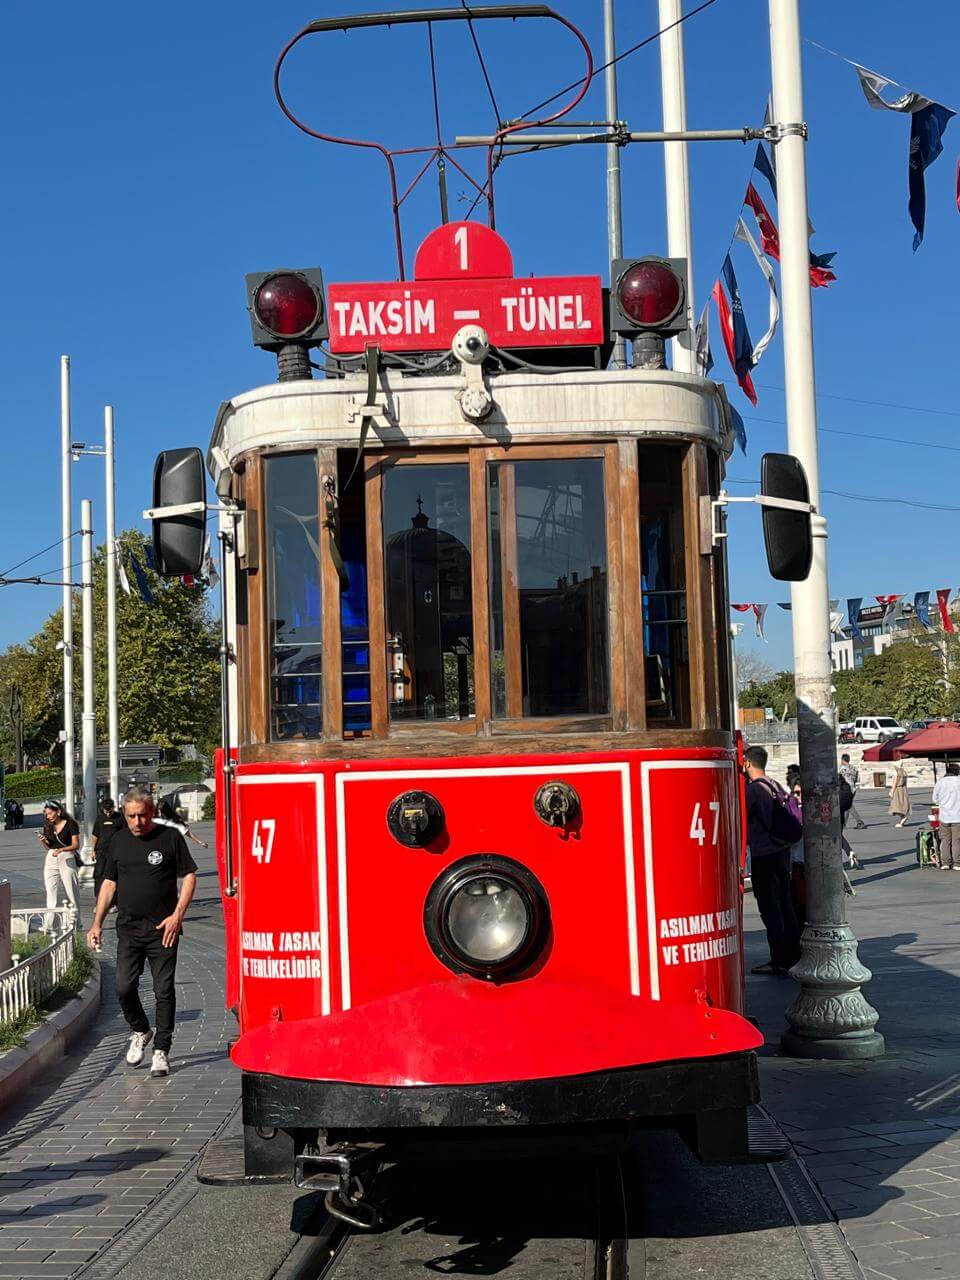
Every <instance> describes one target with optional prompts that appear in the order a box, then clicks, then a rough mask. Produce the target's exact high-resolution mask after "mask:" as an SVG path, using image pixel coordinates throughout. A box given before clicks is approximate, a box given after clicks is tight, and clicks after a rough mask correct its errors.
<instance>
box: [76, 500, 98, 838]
mask: <svg viewBox="0 0 960 1280" xmlns="http://www.w3.org/2000/svg"><path fill="white" fill-rule="evenodd" d="M80 534H81V539H80V542H81V547H82V555H83V562H82V565H81V575H80V581H81V583H82V589H83V603H82V619H83V636H82V638H81V643H82V646H83V647H82V653H83V716H82V743H83V845H82V850H83V858H84V860H85V861H86V860H88V859H89V858H90V857H91V855H92V852H93V848H92V844H91V840H92V837H93V824H94V822H95V821H96V818H97V718H96V711H95V704H94V685H93V661H94V659H93V507H92V504H91V502H90V499H89V498H84V499H83V501H82V502H81V504H80Z"/></svg>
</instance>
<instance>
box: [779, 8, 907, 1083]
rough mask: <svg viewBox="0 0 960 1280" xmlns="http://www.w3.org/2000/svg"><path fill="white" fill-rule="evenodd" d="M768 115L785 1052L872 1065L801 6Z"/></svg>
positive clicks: (786, 11)
mask: <svg viewBox="0 0 960 1280" xmlns="http://www.w3.org/2000/svg"><path fill="white" fill-rule="evenodd" d="M769 5H770V55H771V67H772V79H773V113H774V119H775V121H776V123H775V125H774V128H775V130H776V131H777V140H776V142H775V144H774V145H775V146H776V162H777V186H778V199H777V205H778V209H779V211H780V287H781V291H782V295H783V359H784V376H785V382H784V385H785V387H786V404H787V438H788V443H789V448H790V452H791V453H793V454H794V455H795V456H796V457H797V458H799V460H800V461H801V462H802V463H803V466H804V469H805V470H806V473H807V480H808V482H809V485H810V501H811V503H812V504H813V506H814V511H815V514H814V515H813V516H812V517H811V520H812V524H813V540H814V553H813V565H812V568H811V570H810V575H809V577H808V578H807V580H806V581H805V582H795V583H793V584H792V585H791V602H792V609H791V619H792V625H793V655H794V668H795V673H796V691H797V722H798V725H797V727H798V740H799V741H798V745H799V753H800V776H801V783H802V786H803V797H804V800H803V813H804V832H803V845H804V883H805V886H806V899H807V910H806V915H807V922H806V927H805V928H804V931H803V939H802V947H803V953H802V956H801V959H800V961H799V963H798V964H796V965H795V966H794V968H793V969H792V970H791V972H792V974H793V976H794V977H795V978H796V979H797V980H798V982H799V983H800V993H799V995H798V996H797V998H796V1000H795V1001H794V1002H793V1004H792V1005H791V1006H790V1008H789V1009H788V1010H787V1022H788V1023H789V1027H790V1029H789V1030H788V1031H787V1032H786V1033H785V1034H784V1036H783V1039H782V1047H783V1050H784V1052H786V1053H788V1054H791V1055H794V1056H796V1057H807V1058H856V1059H863V1058H874V1057H877V1056H879V1055H880V1054H881V1053H882V1052H883V1048H884V1045H883V1037H882V1036H881V1035H879V1034H878V1033H877V1032H876V1031H875V1030H874V1028H875V1026H876V1023H877V1019H878V1015H877V1012H876V1010H875V1009H873V1008H871V1006H870V1004H869V1003H868V1002H867V1000H866V998H865V997H864V995H863V993H862V991H861V990H860V988H861V985H862V984H863V983H865V982H867V981H868V980H869V979H870V977H871V974H870V971H869V969H867V968H865V967H864V966H863V965H862V964H861V963H860V960H859V958H858V956H857V940H856V937H855V936H854V933H853V930H852V929H851V928H850V926H849V925H848V924H847V920H846V904H845V900H844V888H843V866H842V860H841V853H840V806H839V800H838V790H837V788H838V783H837V732H836V711H835V708H834V706H833V698H832V693H831V684H832V675H833V673H832V671H831V664H830V650H829V644H828V642H827V639H826V638H827V637H828V636H829V634H830V597H829V587H828V582H827V522H826V520H825V519H824V518H823V516H822V515H820V514H817V513H818V512H819V507H820V480H819V465H818V456H817V408H816V394H815V382H814V370H813V316H812V308H811V300H810V261H809V232H808V223H807V179H806V156H805V153H804V148H805V143H806V134H807V129H806V125H805V124H804V123H803V84H802V75H801V62H800V20H799V13H798V0H769Z"/></svg>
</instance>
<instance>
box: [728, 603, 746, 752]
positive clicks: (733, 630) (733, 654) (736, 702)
mask: <svg viewBox="0 0 960 1280" xmlns="http://www.w3.org/2000/svg"><path fill="white" fill-rule="evenodd" d="M742 630H743V623H742V622H731V623H730V693H731V697H732V699H733V727H734V729H739V728H740V690H739V688H738V686H737V681H738V679H739V676H738V674H737V636H738V635H739V634H740V632H741V631H742Z"/></svg>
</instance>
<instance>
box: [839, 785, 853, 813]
mask: <svg viewBox="0 0 960 1280" xmlns="http://www.w3.org/2000/svg"><path fill="white" fill-rule="evenodd" d="M838 790H839V793H840V816H841V817H843V815H844V814H845V813H847V812H848V811H849V810H850V809H851V808H852V807H853V787H851V785H850V783H849V782H848V781H847V780H846V778H844V777H842V776H841V778H840V786H839V788H838Z"/></svg>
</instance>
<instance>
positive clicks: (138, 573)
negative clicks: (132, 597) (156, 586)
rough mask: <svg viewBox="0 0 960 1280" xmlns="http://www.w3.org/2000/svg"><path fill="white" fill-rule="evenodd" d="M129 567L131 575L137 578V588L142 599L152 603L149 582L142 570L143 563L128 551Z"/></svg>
mask: <svg viewBox="0 0 960 1280" xmlns="http://www.w3.org/2000/svg"><path fill="white" fill-rule="evenodd" d="M130 568H131V569H132V570H133V576H134V577H135V578H136V580H137V589H138V590H139V592H140V595H141V597H142V599H143V603H144V604H153V592H152V591H151V590H150V583H149V582H148V581H147V575H146V574H145V573H144V571H143V565H142V564H141V563H140V561H139V560H138V559H137V557H136V556H135V555H134V554H133V552H132V551H131V552H130Z"/></svg>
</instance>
